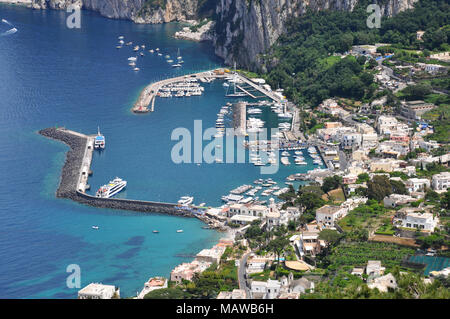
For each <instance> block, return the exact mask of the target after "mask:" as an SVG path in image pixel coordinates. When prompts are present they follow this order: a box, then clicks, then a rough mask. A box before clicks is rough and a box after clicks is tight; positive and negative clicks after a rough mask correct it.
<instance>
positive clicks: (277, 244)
mask: <svg viewBox="0 0 450 319" xmlns="http://www.w3.org/2000/svg"><path fill="white" fill-rule="evenodd" d="M288 244H289V240H288V239H286V238H284V237H278V238H276V239H274V240H272V241H271V242H270V243H269V245H267V249H268V250H270V251H272V252H273V253H274V254H275V255H276V256H277V260H278V261H279V260H280V254H281V252H282V251H283V250H284V247H286V246H287V245H288Z"/></svg>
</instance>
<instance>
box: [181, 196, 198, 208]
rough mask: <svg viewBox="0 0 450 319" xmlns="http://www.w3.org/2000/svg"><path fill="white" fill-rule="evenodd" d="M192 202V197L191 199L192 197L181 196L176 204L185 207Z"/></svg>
mask: <svg viewBox="0 0 450 319" xmlns="http://www.w3.org/2000/svg"><path fill="white" fill-rule="evenodd" d="M193 201H194V197H192V196H182V197H181V198H180V200H179V201H178V204H180V205H183V206H187V205H190V204H192V202H193Z"/></svg>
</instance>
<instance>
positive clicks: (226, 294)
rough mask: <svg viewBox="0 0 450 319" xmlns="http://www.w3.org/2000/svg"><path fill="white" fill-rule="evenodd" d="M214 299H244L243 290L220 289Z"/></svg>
mask: <svg viewBox="0 0 450 319" xmlns="http://www.w3.org/2000/svg"><path fill="white" fill-rule="evenodd" d="M216 299H246V295H245V290H243V289H233V291H221V292H219V294H218V295H217V298H216Z"/></svg>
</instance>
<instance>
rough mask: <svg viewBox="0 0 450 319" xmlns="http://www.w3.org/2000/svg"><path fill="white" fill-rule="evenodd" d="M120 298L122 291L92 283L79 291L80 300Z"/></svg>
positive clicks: (110, 286) (111, 286)
mask: <svg viewBox="0 0 450 319" xmlns="http://www.w3.org/2000/svg"><path fill="white" fill-rule="evenodd" d="M112 298H120V290H119V288H116V287H115V286H113V285H103V284H99V283H90V284H89V285H87V286H86V287H84V288H83V289H81V290H79V291H78V299H112Z"/></svg>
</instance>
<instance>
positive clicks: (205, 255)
mask: <svg viewBox="0 0 450 319" xmlns="http://www.w3.org/2000/svg"><path fill="white" fill-rule="evenodd" d="M224 252H225V247H223V246H218V245H216V246H214V247H213V248H211V249H203V250H202V251H200V252H199V253H198V254H197V255H196V259H197V260H199V261H202V262H210V263H217V264H218V263H219V261H220V257H222V255H223V253H224Z"/></svg>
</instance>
